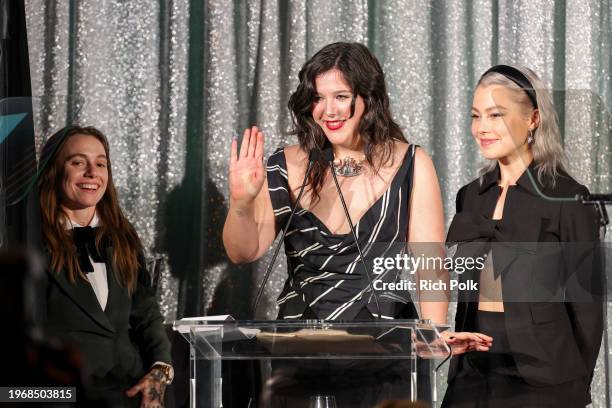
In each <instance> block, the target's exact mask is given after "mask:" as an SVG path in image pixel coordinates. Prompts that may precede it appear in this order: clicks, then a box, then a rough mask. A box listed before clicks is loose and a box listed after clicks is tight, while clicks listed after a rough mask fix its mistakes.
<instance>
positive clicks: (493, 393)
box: [442, 311, 587, 408]
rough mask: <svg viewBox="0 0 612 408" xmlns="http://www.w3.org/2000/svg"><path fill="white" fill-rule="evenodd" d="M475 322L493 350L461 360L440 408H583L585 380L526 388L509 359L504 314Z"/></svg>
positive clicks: (482, 315) (485, 316) (481, 314)
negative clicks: (491, 339) (491, 343)
mask: <svg viewBox="0 0 612 408" xmlns="http://www.w3.org/2000/svg"><path fill="white" fill-rule="evenodd" d="M477 322H478V327H477V331H479V332H481V333H485V334H488V335H490V336H492V337H493V339H494V340H493V347H492V348H491V350H490V351H488V352H473V353H467V354H466V355H464V356H462V357H461V358H462V362H461V363H462V364H460V367H459V372H458V373H457V375H456V377H455V378H454V379H453V381H452V382H450V383H449V384H448V389H447V390H446V394H445V395H444V401H443V402H442V407H443V408H451V407H452V408H548V407H550V408H552V407H555V408H558V407H564V408H584V406H585V403H584V396H585V391H586V388H587V385H586V379H583V378H580V379H577V380H573V381H569V382H567V383H563V384H556V385H549V386H542V387H537V386H534V385H531V384H528V383H527V382H525V380H523V378H522V377H521V375H520V374H519V372H518V370H517V367H516V364H515V362H514V358H513V357H512V352H511V350H510V346H509V344H508V339H507V336H506V329H505V323H504V316H503V313H496V312H483V311H478V316H477Z"/></svg>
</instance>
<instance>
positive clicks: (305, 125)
mask: <svg viewBox="0 0 612 408" xmlns="http://www.w3.org/2000/svg"><path fill="white" fill-rule="evenodd" d="M334 68H335V69H337V70H338V71H340V72H341V73H342V75H343V76H344V80H345V81H346V82H347V84H348V85H349V86H350V88H351V91H352V93H353V98H356V97H357V96H361V97H362V98H363V101H364V103H365V111H364V113H363V116H362V117H361V121H360V122H359V128H358V129H359V134H360V136H361V138H362V140H363V142H364V154H365V157H366V160H367V162H368V164H369V165H370V166H371V167H372V168H373V169H375V171H376V172H378V170H379V169H380V167H381V166H382V165H383V164H385V163H387V162H388V161H389V160H393V153H394V147H395V143H394V141H395V140H401V141H406V138H405V137H404V134H403V133H402V131H401V129H400V127H399V125H398V124H397V123H395V121H394V120H393V118H392V117H391V110H390V108H389V96H388V95H387V87H386V85H385V74H384V73H383V71H382V68H381V66H380V63H379V62H378V60H377V59H376V57H375V56H374V55H372V53H371V52H370V50H368V48H367V47H366V46H365V45H363V44H360V43H346V42H337V43H333V44H329V45H326V46H325V47H323V48H322V49H321V50H320V51H319V52H317V53H316V54H315V55H314V56H313V57H312V58H310V59H309V60H308V61H307V62H306V63H305V64H304V65H303V66H302V69H301V70H300V73H299V81H300V83H299V85H298V87H297V89H296V90H295V92H293V94H292V95H291V97H290V98H289V110H290V111H291V119H292V121H293V129H292V130H291V134H293V135H296V136H297V138H298V140H299V143H300V147H301V148H302V150H304V151H305V152H309V151H310V150H311V149H312V148H316V147H318V148H320V149H324V148H326V147H328V146H330V142H329V140H327V138H326V137H325V133H323V129H321V127H320V126H319V125H318V124H317V123H316V122H315V120H314V119H313V117H312V104H313V102H314V100H315V96H316V95H317V89H316V87H315V79H316V78H317V76H319V75H321V74H323V73H325V72H327V71H329V70H331V69H334ZM353 107H354V99H353ZM351 113H352V112H351ZM327 166H328V165H327V163H325V161H324V160H323V158H320V159H319V160H318V161H317V162H315V164H314V166H313V169H312V172H311V173H310V175H309V177H308V180H307V181H306V185H308V186H309V188H310V192H311V197H312V200H313V201H317V200H318V199H319V193H320V191H321V188H322V186H323V182H324V181H325V175H326V170H327Z"/></svg>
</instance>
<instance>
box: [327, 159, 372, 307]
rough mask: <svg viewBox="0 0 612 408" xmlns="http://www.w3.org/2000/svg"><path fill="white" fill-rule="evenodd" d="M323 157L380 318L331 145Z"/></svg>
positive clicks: (370, 279)
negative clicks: (341, 188)
mask: <svg viewBox="0 0 612 408" xmlns="http://www.w3.org/2000/svg"><path fill="white" fill-rule="evenodd" d="M322 153H323V159H324V160H325V161H326V162H327V163H328V164H329V168H330V170H331V174H332V178H333V179H334V184H335V185H336V191H338V196H339V197H340V202H341V203H342V208H343V209H344V215H345V217H346V220H347V221H348V223H349V226H350V227H351V233H352V234H353V240H354V241H355V245H356V246H357V251H359V261H360V262H361V265H362V266H363V271H364V272H365V275H366V276H367V278H368V285H369V286H370V290H372V294H373V295H374V301H375V302H376V310H377V311H378V318H379V319H381V318H382V317H381V313H380V303H379V302H378V295H377V294H376V291H375V290H374V284H372V278H371V277H370V273H369V271H368V267H367V266H366V264H365V261H364V257H363V252H362V251H361V246H360V245H359V241H358V240H357V233H356V232H355V226H354V225H353V221H352V220H351V215H350V214H349V211H348V208H347V207H346V202H345V201H344V195H342V190H340V184H338V178H337V177H336V170H335V169H334V164H333V162H334V153H333V152H332V149H331V147H326V148H325V149H323V152H322Z"/></svg>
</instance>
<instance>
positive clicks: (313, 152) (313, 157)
mask: <svg viewBox="0 0 612 408" xmlns="http://www.w3.org/2000/svg"><path fill="white" fill-rule="evenodd" d="M320 153H321V151H320V150H319V149H317V148H312V149H310V153H309V154H308V167H307V168H306V173H304V180H303V181H302V186H301V187H300V192H299V193H298V196H297V199H296V200H295V203H294V204H293V207H292V208H291V213H289V219H288V220H287V223H286V224H285V227H284V228H283V232H282V234H281V237H280V239H279V241H278V243H277V244H276V249H275V250H274V255H273V256H272V260H271V261H270V264H269V265H268V269H267V270H266V274H265V275H264V278H263V281H262V282H261V285H259V290H258V291H257V296H255V302H253V317H255V313H256V312H257V307H258V306H259V301H260V300H261V295H263V290H264V288H265V287H266V283H268V279H269V278H270V273H271V272H272V268H273V267H274V263H275V262H276V258H277V257H278V252H279V251H280V247H281V244H282V243H283V241H284V240H285V234H287V230H288V229H289V225H290V224H291V219H292V218H293V214H295V210H296V209H297V206H298V204H299V203H300V199H301V198H302V194H303V193H304V187H305V186H306V180H307V179H308V175H309V174H310V172H311V171H312V167H313V166H312V165H313V164H314V162H315V161H317V160H319V154H320ZM287 193H288V191H287Z"/></svg>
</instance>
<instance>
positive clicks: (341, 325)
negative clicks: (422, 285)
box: [174, 319, 450, 408]
mask: <svg viewBox="0 0 612 408" xmlns="http://www.w3.org/2000/svg"><path fill="white" fill-rule="evenodd" d="M446 328H448V326H436V325H432V324H431V323H429V322H428V321H419V320H388V321H363V322H334V321H319V320H301V321H300V320H296V321H293V320H292V321H286V320H283V321H234V320H226V321H202V320H197V319H182V320H178V321H176V322H174V330H176V331H178V332H180V333H181V334H182V335H183V336H184V337H185V339H186V340H187V341H188V342H189V344H190V407H192V408H195V407H207V408H208V407H215V408H217V407H222V406H223V405H222V397H221V396H222V387H224V386H230V385H229V384H224V383H223V378H222V374H221V366H222V363H223V361H224V360H227V361H229V360H260V361H274V360H283V361H285V362H287V361H294V362H295V361H299V360H303V361H305V360H313V359H319V360H359V361H360V363H363V364H364V365H365V366H366V367H367V364H369V363H368V362H372V363H374V362H377V363H380V362H381V361H382V360H387V361H388V362H389V363H392V362H393V361H397V362H399V363H402V364H403V366H405V367H407V371H408V372H409V378H410V383H409V385H408V387H409V388H410V390H409V395H410V398H411V400H413V401H415V400H417V399H423V396H421V395H417V390H418V387H417V377H418V376H417V360H418V359H432V360H438V359H445V358H447V357H449V355H450V350H449V348H448V346H447V345H446V343H445V342H444V341H443V340H442V338H441V337H440V331H443V330H445V329H446ZM383 364H384V362H383ZM430 366H433V365H432V364H430ZM431 374H432V375H430V378H431V379H430V381H431V387H428V388H430V389H431V390H430V392H431V394H430V395H429V396H426V398H425V399H429V400H431V401H433V402H434V405H435V402H436V400H437V396H436V395H435V394H436V392H435V389H436V384H435V378H436V376H435V373H434V372H433V370H432V373H431ZM262 382H265V381H262ZM428 392H429V391H428ZM253 406H255V404H254V405H253ZM257 406H260V405H257Z"/></svg>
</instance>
